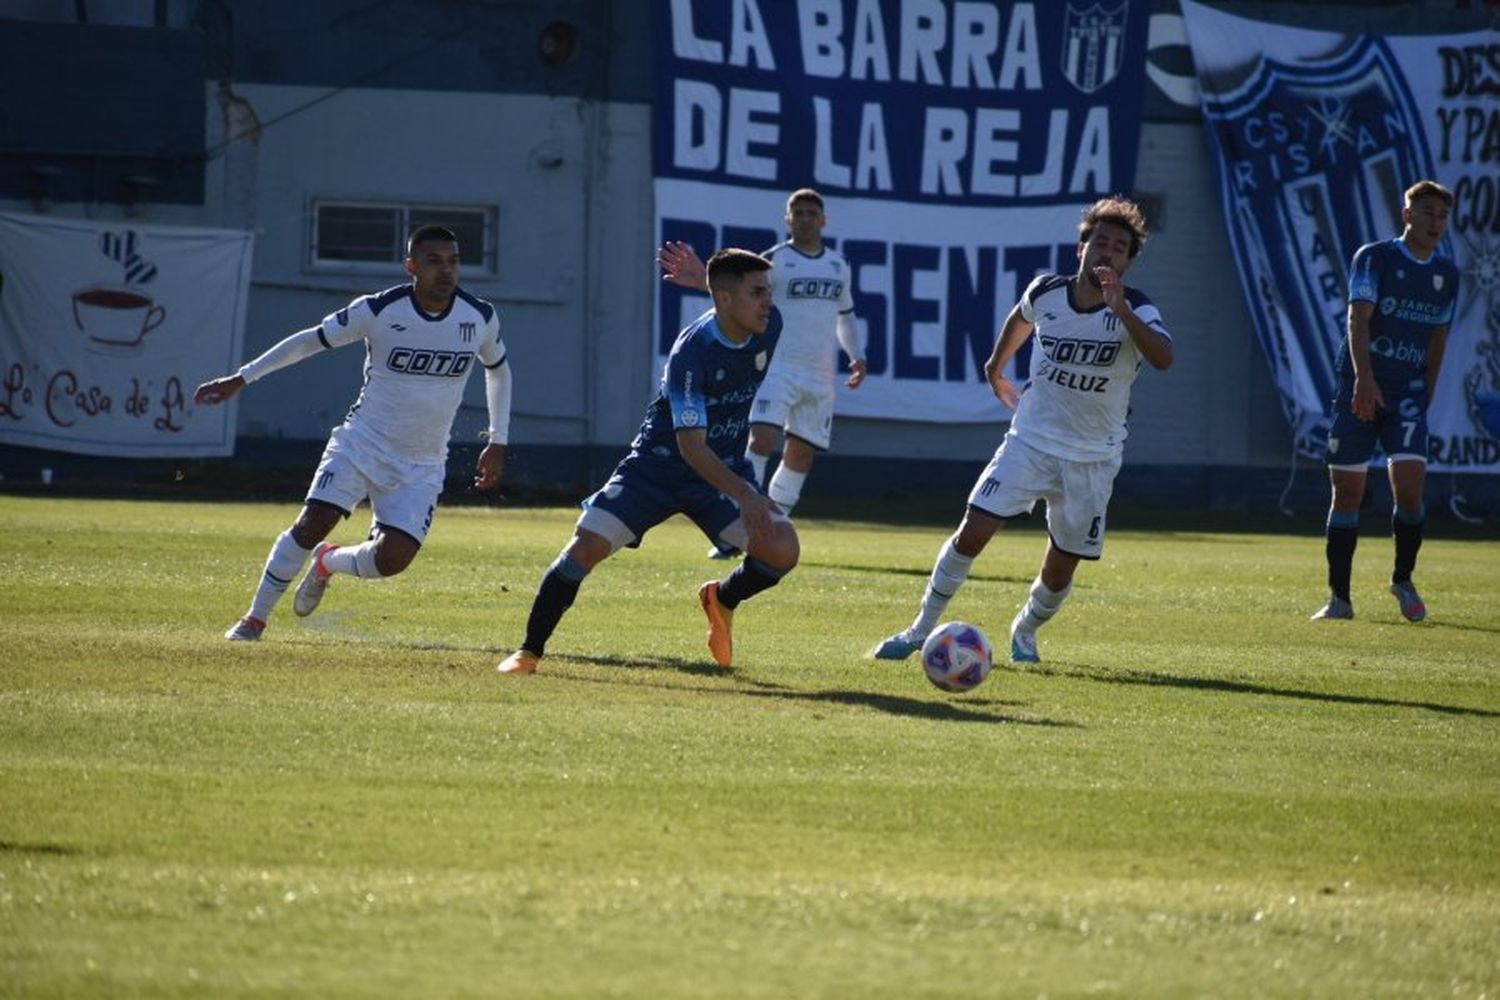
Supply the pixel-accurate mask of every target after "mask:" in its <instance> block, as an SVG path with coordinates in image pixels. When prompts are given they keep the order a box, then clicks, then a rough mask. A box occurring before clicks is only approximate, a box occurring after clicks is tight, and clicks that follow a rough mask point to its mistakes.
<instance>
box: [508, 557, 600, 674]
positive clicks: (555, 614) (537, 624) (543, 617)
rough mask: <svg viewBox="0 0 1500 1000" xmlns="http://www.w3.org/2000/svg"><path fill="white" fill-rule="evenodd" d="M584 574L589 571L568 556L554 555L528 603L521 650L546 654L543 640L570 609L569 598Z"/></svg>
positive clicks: (547, 637)
mask: <svg viewBox="0 0 1500 1000" xmlns="http://www.w3.org/2000/svg"><path fill="white" fill-rule="evenodd" d="M588 575H589V571H588V570H586V569H584V568H583V566H582V565H580V564H579V563H578V562H576V561H574V559H573V558H572V557H571V556H568V555H561V556H558V557H557V561H556V562H554V563H553V564H552V565H551V566H549V567H547V575H546V576H544V577H542V583H541V586H539V587H537V589H536V598H535V600H533V601H532V602H531V615H530V616H529V617H527V619H526V639H525V640H524V641H523V642H522V643H521V648H522V649H528V650H530V651H531V652H533V653H535V654H536V655H537V656H542V655H543V654H545V653H546V652H547V640H548V639H550V638H552V633H553V631H554V630H555V629H556V628H557V623H558V622H560V621H562V616H563V613H564V612H566V611H567V610H568V608H570V607H572V606H573V598H575V597H577V596H578V588H579V586H580V585H582V583H583V578H584V577H586V576H588Z"/></svg>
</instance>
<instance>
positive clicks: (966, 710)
mask: <svg viewBox="0 0 1500 1000" xmlns="http://www.w3.org/2000/svg"><path fill="white" fill-rule="evenodd" d="M567 659H569V660H573V661H575V662H577V663H589V664H593V665H596V666H604V667H617V668H625V669H633V670H661V669H669V670H675V671H678V672H680V673H685V674H691V675H694V676H698V677H720V678H723V679H724V680H727V681H731V682H732V683H733V687H730V688H711V689H707V690H708V692H709V693H711V694H720V695H745V696H748V697H751V698H775V699H779V700H784V701H790V702H807V703H811V704H828V705H843V706H848V707H851V708H872V709H875V710H876V711H878V712H885V713H887V714H890V715H900V716H906V717H908V718H915V719H931V720H934V721H941V722H978V723H991V724H996V723H998V724H1003V725H1016V726H1051V727H1056V728H1062V729H1081V728H1083V727H1082V726H1081V725H1080V724H1079V723H1077V722H1065V721H1059V720H1057V719H1044V718H1037V717H1035V716H1023V715H1010V714H1006V713H1000V712H993V711H984V709H985V708H987V707H990V706H1003V705H1011V706H1014V705H1018V704H1020V703H1019V702H1006V701H1002V700H1000V699H995V698H964V699H963V700H961V701H960V700H954V701H927V700H924V699H921V698H907V697H903V696H901V695H893V694H880V693H878V692H874V691H847V690H833V691H826V690H825V691H809V690H805V689H803V688H794V687H788V686H787V685H785V684H776V683H773V682H770V681H753V680H741V679H739V678H737V677H735V675H734V674H733V672H731V671H726V670H724V669H722V668H720V667H718V666H716V665H714V664H711V663H702V662H695V661H692V660H684V659H681V658H679V657H654V658H651V659H640V658H636V659H629V660H627V659H624V658H622V657H618V656H572V655H570V656H568V657H567ZM568 679H569V680H573V681H581V682H583V683H586V684H613V683H616V682H615V681H613V680H611V679H610V678H608V677H579V676H573V677H569V678H568ZM631 683H632V684H633V685H634V686H637V687H640V686H644V687H658V688H662V689H670V690H679V691H680V690H682V688H680V687H678V686H676V685H673V684H649V683H648V684H644V685H642V684H641V683H640V682H636V681H632V682H631Z"/></svg>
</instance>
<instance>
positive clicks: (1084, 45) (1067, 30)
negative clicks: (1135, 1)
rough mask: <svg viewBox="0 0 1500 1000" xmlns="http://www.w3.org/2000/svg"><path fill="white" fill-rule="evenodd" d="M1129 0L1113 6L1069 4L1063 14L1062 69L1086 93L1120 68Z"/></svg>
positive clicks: (1073, 83)
mask: <svg viewBox="0 0 1500 1000" xmlns="http://www.w3.org/2000/svg"><path fill="white" fill-rule="evenodd" d="M1129 8H1130V2H1129V0H1122V2H1121V3H1120V4H1119V6H1117V7H1115V8H1114V9H1113V10H1107V9H1105V7H1104V5H1103V4H1101V3H1095V4H1093V5H1092V6H1089V7H1075V6H1073V5H1072V4H1069V5H1068V9H1067V13H1066V14H1065V15H1064V18H1063V49H1062V72H1063V76H1065V77H1067V79H1068V82H1069V83H1071V84H1072V85H1073V86H1075V87H1077V88H1078V89H1079V90H1081V91H1083V92H1084V93H1085V94H1092V93H1093V92H1094V91H1096V90H1098V89H1099V88H1100V87H1103V86H1105V85H1107V84H1108V83H1109V82H1110V81H1111V80H1113V79H1114V78H1115V77H1116V76H1117V75H1118V74H1119V72H1120V66H1121V64H1122V63H1123V62H1124V54H1125V15H1126V14H1127V13H1128V12H1129Z"/></svg>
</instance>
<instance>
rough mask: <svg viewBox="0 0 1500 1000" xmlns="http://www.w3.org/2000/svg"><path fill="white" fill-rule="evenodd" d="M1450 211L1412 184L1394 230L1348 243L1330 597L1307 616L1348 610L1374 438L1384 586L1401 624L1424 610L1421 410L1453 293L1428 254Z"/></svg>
mask: <svg viewBox="0 0 1500 1000" xmlns="http://www.w3.org/2000/svg"><path fill="white" fill-rule="evenodd" d="M1452 207H1453V193H1452V192H1451V191H1449V190H1448V189H1447V188H1445V187H1443V186H1442V185H1441V184H1438V183H1437V182H1435V181H1419V182H1417V183H1416V184H1413V185H1412V186H1411V187H1410V188H1408V189H1407V191H1406V204H1405V206H1404V207H1403V208H1402V209H1401V221H1402V222H1403V223H1404V224H1405V229H1404V231H1403V232H1402V233H1401V236H1400V237H1399V238H1397V239H1391V240H1385V241H1383V242H1380V243H1368V244H1366V245H1364V246H1362V247H1360V248H1359V249H1358V250H1357V251H1355V254H1354V261H1353V263H1352V264H1351V265H1350V268H1349V336H1348V338H1347V340H1346V341H1345V342H1344V345H1343V347H1342V348H1341V350H1340V351H1339V360H1338V369H1337V371H1338V379H1339V381H1338V388H1337V390H1336V391H1335V393H1334V397H1333V426H1332V427H1330V428H1329V431H1328V478H1329V480H1330V482H1331V483H1332V490H1333V502H1332V504H1331V505H1330V507H1329V511H1328V526H1327V531H1326V534H1325V537H1326V540H1327V541H1326V545H1325V546H1324V551H1325V553H1326V555H1327V558H1328V589H1329V591H1330V594H1329V596H1328V603H1327V604H1325V605H1324V606H1323V607H1322V608H1321V609H1320V610H1319V611H1318V612H1317V613H1316V614H1314V615H1313V618H1314V619H1330V618H1332V619H1338V618H1353V617H1354V602H1353V600H1352V599H1351V598H1350V596H1349V577H1350V574H1351V573H1352V571H1353V568H1354V549H1355V546H1356V545H1357V544H1358V542H1359V504H1360V500H1361V499H1363V497H1364V494H1365V476H1366V474H1367V472H1368V471H1369V466H1370V459H1371V458H1372V457H1373V456H1374V454H1375V446H1376V444H1377V443H1378V444H1379V445H1380V448H1381V450H1382V451H1384V452H1385V456H1386V471H1387V474H1388V475H1389V476H1390V480H1391V493H1392V494H1393V495H1394V497H1395V507H1394V509H1393V510H1392V512H1391V533H1392V535H1393V536H1394V539H1395V545H1396V560H1395V565H1394V567H1393V568H1392V570H1391V586H1390V590H1391V593H1392V594H1394V595H1395V597H1396V601H1397V603H1398V604H1400V606H1401V614H1402V616H1403V617H1405V618H1406V620H1407V621H1413V622H1418V621H1421V620H1422V619H1423V618H1426V617H1427V606H1426V605H1425V604H1424V603H1423V601H1422V598H1421V597H1420V596H1419V595H1418V594H1417V588H1416V587H1415V586H1414V585H1413V584H1412V582H1411V574H1412V570H1413V569H1414V568H1415V567H1416V564H1417V550H1418V549H1420V548H1421V547H1422V527H1423V525H1424V524H1425V523H1426V520H1427V511H1426V507H1425V506H1423V503H1422V492H1423V489H1424V487H1425V486H1426V481H1427V407H1428V405H1429V404H1431V402H1432V394H1433V391H1434V390H1435V389H1436V387H1437V380H1438V372H1439V370H1440V369H1441V367H1442V363H1443V348H1444V346H1445V345H1446V343H1447V340H1448V324H1449V323H1450V322H1452V320H1453V304H1454V301H1455V298H1456V295H1457V292H1458V268H1457V267H1456V266H1454V264H1453V262H1452V261H1451V260H1448V259H1446V258H1443V257H1439V256H1438V255H1437V249H1438V244H1439V243H1440V242H1441V241H1442V239H1443V233H1444V232H1445V231H1446V230H1447V228H1448V213H1449V211H1450V210H1451V209H1452Z"/></svg>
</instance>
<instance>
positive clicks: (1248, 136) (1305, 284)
mask: <svg viewBox="0 0 1500 1000" xmlns="http://www.w3.org/2000/svg"><path fill="white" fill-rule="evenodd" d="M1182 8H1183V13H1184V15H1185V16H1186V19H1187V29H1188V39H1189V42H1190V44H1191V47H1192V50H1193V59H1194V62H1195V63H1196V65H1197V71H1198V84H1199V90H1200V93H1201V95H1202V103H1203V115H1204V119H1205V126H1206V127H1207V129H1208V132H1209V136H1210V141H1211V144H1212V146H1213V148H1214V151H1215V155H1216V166H1217V169H1218V175H1219V188H1220V198H1221V201H1222V204H1223V209H1224V215H1225V220H1226V223H1227V225H1228V229H1229V235H1230V240H1231V241H1232V244H1233V247H1234V250H1235V254H1236V256H1237V258H1238V261H1239V277H1240V283H1241V285H1242V286H1243V288H1244V292H1245V298H1246V300H1247V302H1248V304H1249V307H1250V311H1251V313H1252V315H1253V317H1254V320H1255V327H1256V332H1257V335H1258V336H1259V338H1260V341H1261V346H1262V348H1263V349H1264V351H1265V354H1266V358H1267V359H1268V361H1269V362H1270V365H1271V371H1272V375H1273V377H1274V378H1275V380H1276V385H1277V387H1278V389H1279V390H1280V392H1281V396H1282V403H1283V409H1284V410H1285V412H1286V416H1287V420H1288V422H1289V423H1290V424H1291V427H1292V429H1293V433H1294V435H1295V437H1296V441H1297V448H1298V450H1299V451H1300V452H1301V453H1302V454H1304V455H1307V456H1310V457H1316V458H1321V457H1322V456H1323V454H1324V448H1325V445H1326V442H1327V437H1328V427H1329V423H1330V421H1331V420H1332V413H1331V403H1332V397H1333V391H1334V387H1335V376H1334V363H1335V360H1336V358H1337V353H1338V350H1339V346H1340V344H1341V343H1342V341H1343V340H1344V338H1345V336H1346V335H1347V318H1346V317H1347V293H1348V288H1349V276H1348V267H1349V261H1350V258H1351V257H1353V255H1354V251H1355V250H1357V249H1358V248H1359V247H1360V246H1361V245H1363V244H1365V243H1370V242H1374V241H1376V240H1381V239H1389V238H1391V237H1394V236H1399V235H1400V234H1401V231H1402V222H1401V207H1402V193H1403V191H1405V189H1406V188H1407V187H1409V186H1410V185H1411V184H1413V183H1415V182H1416V181H1418V180H1421V179H1424V178H1431V179H1434V180H1437V181H1438V182H1440V183H1442V184H1444V185H1446V186H1447V187H1448V188H1449V189H1451V190H1452V191H1453V193H1454V197H1455V202H1454V205H1453V210H1452V213H1451V214H1450V216H1449V225H1448V233H1447V236H1446V237H1445V238H1444V241H1443V245H1442V246H1441V247H1440V248H1439V250H1438V252H1439V253H1441V254H1443V255H1444V256H1448V257H1451V258H1452V259H1453V260H1454V262H1455V263H1456V264H1457V265H1458V269H1459V275H1460V277H1459V289H1458V301H1457V306H1456V311H1455V314H1454V318H1453V322H1452V325H1451V326H1450V327H1449V332H1448V340H1447V346H1446V350H1445V352H1444V354H1443V357H1442V362H1441V367H1440V369H1439V378H1438V382H1437V386H1436V392H1435V394H1434V397H1433V402H1432V406H1431V409H1430V410H1429V412H1428V425H1429V428H1430V431H1431V441H1430V444H1429V451H1428V462H1429V467H1430V468H1431V469H1434V470H1438V471H1450V472H1496V471H1500V102H1497V101H1496V100H1495V94H1496V80H1497V79H1500V76H1497V71H1496V67H1500V39H1497V36H1496V34H1495V33H1494V32H1475V33H1472V34H1464V35H1419V36H1383V37H1368V36H1349V35H1342V34H1337V33H1333V32H1326V31H1309V30H1305V29H1300V28H1289V27H1284V26H1281V25H1276V24H1268V23H1262V22H1259V21H1253V20H1248V19H1245V18H1241V17H1236V16H1233V15H1230V14H1225V13H1222V12H1220V11H1217V10H1214V9H1212V8H1210V7H1207V6H1205V5H1202V4H1198V3H1194V2H1192V0H1183V4H1182ZM1393 306H1394V304H1392V307H1393ZM1380 349H1381V342H1380V340H1379V338H1377V340H1376V342H1375V343H1373V344H1372V345H1371V350H1374V351H1379V350H1380Z"/></svg>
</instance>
